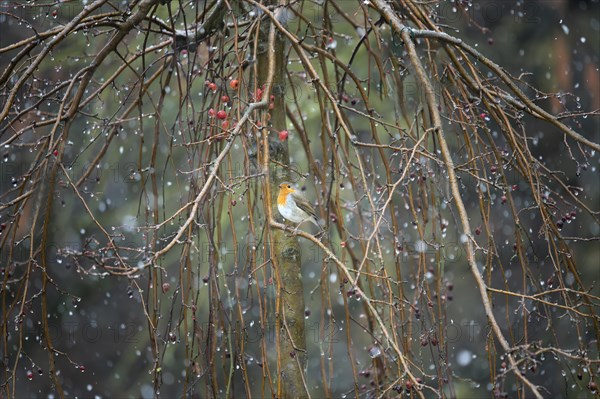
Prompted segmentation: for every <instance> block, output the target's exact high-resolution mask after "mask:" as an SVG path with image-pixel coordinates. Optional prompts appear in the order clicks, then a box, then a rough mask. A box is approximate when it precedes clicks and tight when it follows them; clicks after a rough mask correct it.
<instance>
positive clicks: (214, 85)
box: [208, 82, 217, 91]
mask: <svg viewBox="0 0 600 399" xmlns="http://www.w3.org/2000/svg"><path fill="white" fill-rule="evenodd" d="M208 89H209V90H210V91H217V85H216V84H215V83H213V82H210V83H209V84H208Z"/></svg>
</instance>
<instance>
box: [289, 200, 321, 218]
mask: <svg viewBox="0 0 600 399" xmlns="http://www.w3.org/2000/svg"><path fill="white" fill-rule="evenodd" d="M294 200H295V201H296V205H298V208H300V209H302V210H303V211H304V212H306V213H307V214H309V215H310V216H312V217H314V218H315V219H316V220H319V218H318V217H317V213H316V212H315V209H314V208H313V207H312V205H311V204H310V203H309V202H308V201H307V200H306V199H305V198H303V197H301V196H299V195H297V194H296V195H294Z"/></svg>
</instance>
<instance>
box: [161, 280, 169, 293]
mask: <svg viewBox="0 0 600 399" xmlns="http://www.w3.org/2000/svg"><path fill="white" fill-rule="evenodd" d="M170 289H171V284H169V283H163V285H162V291H163V293H165V294H166V293H167V292H169V290H170Z"/></svg>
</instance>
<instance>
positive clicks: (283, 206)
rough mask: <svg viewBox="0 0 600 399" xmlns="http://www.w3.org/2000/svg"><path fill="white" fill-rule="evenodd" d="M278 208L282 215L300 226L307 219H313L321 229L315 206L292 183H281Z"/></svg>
mask: <svg viewBox="0 0 600 399" xmlns="http://www.w3.org/2000/svg"><path fill="white" fill-rule="evenodd" d="M277 209H279V213H281V216H283V217H284V218H286V219H287V220H289V221H290V222H293V223H298V225H297V226H296V230H298V227H300V225H301V224H302V223H304V222H306V221H311V222H312V223H314V224H315V226H317V227H318V228H319V229H321V226H319V219H318V218H317V214H316V213H315V210H314V208H313V207H312V206H311V205H310V204H309V203H308V201H307V200H306V199H305V198H304V197H303V196H302V194H301V193H300V192H299V191H298V190H296V189H295V188H294V187H293V186H292V185H291V184H290V183H281V184H280V185H279V195H278V196H277Z"/></svg>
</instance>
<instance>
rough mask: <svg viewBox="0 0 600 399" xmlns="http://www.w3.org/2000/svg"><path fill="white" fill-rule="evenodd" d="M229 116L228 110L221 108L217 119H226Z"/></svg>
mask: <svg viewBox="0 0 600 399" xmlns="http://www.w3.org/2000/svg"><path fill="white" fill-rule="evenodd" d="M225 118H227V112H225V111H223V110H220V111H219V112H217V119H225Z"/></svg>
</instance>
